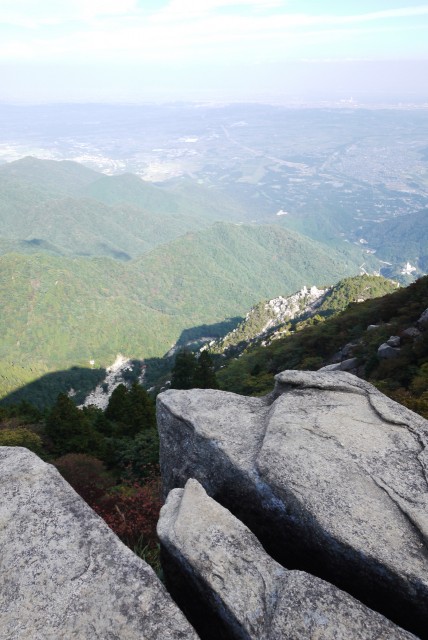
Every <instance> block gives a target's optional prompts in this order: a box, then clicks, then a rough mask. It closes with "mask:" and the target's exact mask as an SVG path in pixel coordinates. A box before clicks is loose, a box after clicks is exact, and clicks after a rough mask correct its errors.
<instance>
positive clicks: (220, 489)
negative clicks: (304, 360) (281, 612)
mask: <svg viewBox="0 0 428 640" xmlns="http://www.w3.org/2000/svg"><path fill="white" fill-rule="evenodd" d="M158 423H159V428H160V435H161V468H162V475H163V481H164V489H165V494H167V493H168V492H169V491H170V490H171V489H172V488H174V487H183V486H184V484H185V482H186V481H187V479H188V478H196V479H197V480H198V481H199V482H200V483H201V484H202V485H203V486H204V488H205V489H206V491H207V492H208V494H209V495H210V496H212V497H214V498H216V499H217V500H218V501H219V502H221V503H222V504H223V505H225V506H227V507H228V508H229V509H230V510H231V511H232V512H233V513H234V514H235V515H237V516H238V517H239V518H240V519H241V520H243V521H244V522H245V523H246V524H248V525H249V526H250V528H251V529H252V530H253V531H254V532H255V533H256V535H257V536H258V537H259V539H260V540H261V542H262V543H263V545H264V546H265V548H267V550H268V551H269V552H270V553H272V554H273V555H274V556H275V557H276V558H277V559H279V560H280V561H281V562H282V563H283V564H284V565H285V566H287V567H288V568H297V569H304V570H306V571H308V572H309V573H315V574H316V575H318V576H320V577H322V578H324V579H326V580H328V581H331V582H333V583H335V584H336V585H337V586H339V587H340V588H342V589H344V590H346V591H348V592H349V593H351V594H352V595H354V596H355V597H357V598H358V599H360V600H362V601H363V602H365V603H366V604H368V605H369V606H371V607H372V608H374V609H377V610H378V611H381V612H382V613H384V614H385V615H387V616H388V617H390V618H391V619H393V620H394V621H395V622H397V623H398V624H400V625H401V626H404V627H405V628H408V629H410V630H412V631H414V632H416V633H418V634H419V635H421V636H422V637H428V635H427V630H428V553H427V539H428V492H427V475H428V453H427V448H426V445H427V442H428V426H427V422H426V421H425V420H423V419H422V418H420V417H419V416H417V415H416V414H414V413H412V412H411V411H409V410H407V409H405V408H404V407H402V406H401V405H398V404H396V403H395V402H393V401H391V400H389V399H388V398H386V397H385V396H383V395H382V394H381V393H380V392H378V391H377V390H376V389H375V388H374V387H372V386H371V385H370V384H368V383H366V382H364V381H363V380H360V379H358V378H356V377H354V376H352V375H351V374H348V373H344V372H300V371H287V372H283V373H282V374H279V375H278V376H276V390H275V392H274V394H272V395H271V396H267V397H266V398H245V397H242V396H237V395H235V394H231V393H225V392H220V391H214V390H196V389H195V390H191V391H167V392H165V393H163V394H161V395H160V396H159V397H158Z"/></svg>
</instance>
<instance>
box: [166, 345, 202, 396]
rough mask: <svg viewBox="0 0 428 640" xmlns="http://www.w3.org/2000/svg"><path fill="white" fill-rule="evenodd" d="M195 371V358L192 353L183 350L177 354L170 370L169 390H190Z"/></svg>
mask: <svg viewBox="0 0 428 640" xmlns="http://www.w3.org/2000/svg"><path fill="white" fill-rule="evenodd" d="M195 370H196V357H195V354H194V353H193V352H192V351H187V350H186V349H184V350H183V351H180V353H178V354H177V357H176V358H175V364H174V367H173V369H172V377H171V388H172V389H191V388H192V387H193V378H194V374H195Z"/></svg>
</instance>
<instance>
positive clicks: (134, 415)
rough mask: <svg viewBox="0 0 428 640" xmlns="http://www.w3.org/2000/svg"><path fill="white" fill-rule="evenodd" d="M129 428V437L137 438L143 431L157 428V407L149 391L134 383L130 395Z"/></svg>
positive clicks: (128, 408)
mask: <svg viewBox="0 0 428 640" xmlns="http://www.w3.org/2000/svg"><path fill="white" fill-rule="evenodd" d="M127 410H128V416H127V421H126V422H127V427H128V433H127V435H129V436H132V437H133V436H135V435H136V434H137V433H139V432H140V431H142V430H143V429H155V428H156V416H155V405H154V402H153V400H152V399H151V397H150V396H149V394H148V393H147V391H146V390H145V389H144V387H142V386H141V385H140V384H138V383H137V382H134V383H133V385H132V387H131V389H130V391H129V393H128V407H127Z"/></svg>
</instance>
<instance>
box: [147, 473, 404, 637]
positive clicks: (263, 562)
mask: <svg viewBox="0 0 428 640" xmlns="http://www.w3.org/2000/svg"><path fill="white" fill-rule="evenodd" d="M158 534H159V538H160V540H161V543H162V547H163V549H164V551H165V552H166V553H165V555H166V558H165V561H164V568H165V573H166V578H167V584H168V583H169V582H170V583H171V586H172V588H173V590H174V591H173V593H174V592H175V595H176V597H177V598H178V599H181V600H182V601H183V606H184V607H185V606H186V601H187V602H189V601H190V604H189V605H188V606H189V608H190V610H191V615H193V616H194V623H195V626H196V628H197V629H198V630H199V631H200V634H201V637H203V638H205V639H206V640H207V639H208V638H210V639H211V638H212V639H213V640H217V639H218V638H219V637H222V635H223V636H225V637H227V638H229V639H232V638H245V639H246V640H262V639H273V638H278V639H279V638H283V639H284V640H286V639H287V638H289V639H293V640H307V639H308V638H318V639H319V640H321V639H322V640H333V639H334V640H353V639H355V640H372V639H373V638H377V640H382V639H383V640H394V639H396V640H398V639H399V638H400V639H402V640H404V639H406V638H407V639H410V638H414V637H415V636H413V635H412V634H410V633H408V632H406V631H403V630H402V629H399V628H398V627H396V626H395V625H394V624H392V623H391V622H390V621H389V620H387V619H386V618H384V617H383V616H381V615H379V614H378V613H375V612H373V611H371V610H370V609H368V608H367V607H365V606H364V605H362V604H361V603H359V602H358V601H357V600H355V599H354V598H352V597H351V596H349V595H348V594H346V593H344V592H343V591H340V590H339V589H337V588H336V587H334V586H332V585H331V584H328V583H327V582H324V581H323V580H320V579H319V578H315V577H314V576H311V575H309V574H307V573H304V572H302V571H288V570H286V569H284V568H283V567H282V566H281V565H279V564H278V563H277V562H275V561H274V560H272V558H271V557H270V556H269V555H268V554H267V553H266V552H265V550H264V549H263V547H262V546H261V544H260V542H259V541H258V540H257V538H256V537H255V536H254V535H253V534H252V533H251V532H250V531H249V529H248V528H247V527H246V526H245V525H244V524H242V522H240V521H239V520H237V519H236V518H235V517H234V516H233V515H232V514H231V513H230V511H228V510H227V509H225V508H224V507H222V506H220V505H219V504H218V503H217V502H215V501H214V500H213V499H211V498H209V497H208V496H207V494H206V493H205V491H204V489H203V488H202V486H201V485H200V484H199V483H198V482H197V481H196V480H188V481H187V483H186V486H185V489H173V490H172V491H171V493H170V494H169V496H168V499H167V502H166V504H165V505H164V507H163V508H162V511H161V517H160V520H159V523H158ZM189 586H190V588H193V590H194V591H196V592H199V593H204V594H205V598H206V600H205V602H206V605H205V607H204V606H203V605H201V603H200V602H196V607H193V608H192V604H194V603H195V599H194V596H193V594H192V593H190V594H189ZM216 618H217V621H216ZM191 619H192V618H191Z"/></svg>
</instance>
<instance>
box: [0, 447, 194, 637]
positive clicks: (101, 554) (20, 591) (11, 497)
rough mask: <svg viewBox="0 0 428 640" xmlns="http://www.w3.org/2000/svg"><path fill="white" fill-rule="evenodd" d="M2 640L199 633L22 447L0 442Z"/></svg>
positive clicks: (144, 568) (150, 575)
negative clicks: (2, 444) (0, 445)
mask: <svg viewBox="0 0 428 640" xmlns="http://www.w3.org/2000/svg"><path fill="white" fill-rule="evenodd" d="M0 478H1V488H2V492H1V502H0V547H1V555H0V566H1V572H0V629H1V631H0V635H1V638H2V640H24V639H25V640H58V639H64V640H70V639H71V638H75V639H76V640H119V639H120V640H146V639H147V640H149V639H150V640H152V639H153V640H166V639H168V640H176V639H179V638H180V639H183V640H188V639H189V638H190V639H192V640H193V639H195V640H196V638H197V637H198V636H197V635H196V633H195V631H194V630H193V628H192V627H191V626H190V624H189V623H188V622H187V620H186V619H185V617H184V616H183V614H182V613H181V611H180V610H179V609H178V607H177V606H176V605H175V604H174V603H173V601H172V600H171V598H170V596H169V594H168V593H167V592H166V590H165V589H164V587H163V585H162V584H161V582H160V581H159V580H158V578H157V576H156V575H155V573H154V571H153V570H152V569H151V568H150V567H149V566H148V565H147V564H146V563H145V562H143V560H141V559H140V558H138V557H137V556H135V555H134V554H133V553H132V551H130V550H129V549H128V548H127V547H125V545H123V544H122V542H121V541H120V540H119V539H118V538H117V537H116V536H115V535H114V533H113V532H112V531H111V530H110V529H109V527H108V526H107V525H106V524H105V523H104V522H103V520H101V518H99V517H98V516H97V515H96V514H95V513H94V512H93V511H92V509H90V508H89V507H88V506H87V505H86V503H85V502H83V500H82V499H81V498H80V497H79V496H78V495H77V494H76V493H75V492H74V491H73V489H72V488H71V487H70V486H69V485H68V484H67V483H66V482H65V481H64V480H63V479H62V477H61V476H60V475H59V473H58V472H57V470H56V469H55V468H54V467H52V466H51V465H48V464H45V463H44V462H42V461H41V460H40V459H39V458H38V457H37V456H35V455H34V454H32V453H30V452H29V451H28V450H27V449H23V448H20V447H17V448H12V447H0Z"/></svg>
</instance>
